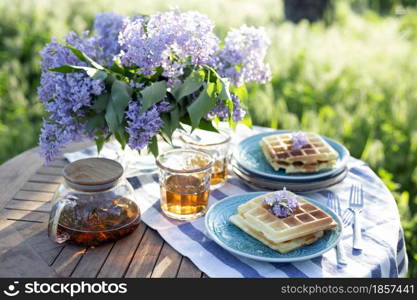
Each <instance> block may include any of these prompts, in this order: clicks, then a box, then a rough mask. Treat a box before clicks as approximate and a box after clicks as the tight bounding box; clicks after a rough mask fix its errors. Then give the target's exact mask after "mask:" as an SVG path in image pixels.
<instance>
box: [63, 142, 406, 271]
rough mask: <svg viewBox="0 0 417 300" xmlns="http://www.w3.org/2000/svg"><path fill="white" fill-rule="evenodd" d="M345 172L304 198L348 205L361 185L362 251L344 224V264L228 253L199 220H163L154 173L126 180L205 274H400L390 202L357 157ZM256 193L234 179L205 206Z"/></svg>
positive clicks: (400, 243) (151, 220)
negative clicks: (271, 259) (270, 260)
mask: <svg viewBox="0 0 417 300" xmlns="http://www.w3.org/2000/svg"><path fill="white" fill-rule="evenodd" d="M94 153H96V152H95V151H94V150H93V149H91V148H89V149H84V150H82V151H80V152H76V153H70V154H67V155H66V157H67V159H68V160H69V161H74V160H77V159H80V158H85V157H91V156H94ZM348 167H349V175H348V176H347V178H346V179H345V180H344V181H343V182H342V183H340V184H338V185H336V186H334V187H332V188H330V189H328V190H323V191H320V192H316V193H310V194H308V196H310V197H312V198H314V199H316V200H318V201H320V202H322V203H325V201H326V195H327V192H328V191H329V190H331V191H333V192H334V193H336V194H337V195H338V196H339V197H340V199H341V206H342V209H343V210H344V209H346V208H347V207H348V199H349V191H350V187H351V185H352V184H358V183H361V184H362V185H363V187H364V192H365V208H364V210H363V212H362V225H363V233H362V234H363V243H364V249H363V251H362V252H359V251H356V250H352V228H351V227H349V228H346V230H344V233H343V240H342V244H343V247H344V248H345V252H346V254H347V257H348V264H347V265H346V266H338V265H337V263H336V252H335V251H334V250H331V251H328V252H327V253H325V254H324V255H323V256H320V257H317V258H315V259H311V260H307V261H303V262H295V263H265V262H259V261H255V260H251V259H248V258H243V257H240V256H236V255H233V254H231V253H229V252H228V251H227V250H224V249H223V248H221V247H220V246H218V245H217V244H216V243H215V242H213V241H212V240H211V239H210V238H209V237H208V234H207V233H206V232H205V228H204V218H200V219H198V220H195V221H192V222H183V221H176V220H172V219H169V218H167V217H165V216H164V215H163V213H162V212H161V208H160V205H159V194H160V191H159V183H158V175H157V173H150V174H149V173H148V174H141V175H138V176H135V177H131V178H129V181H130V183H131V184H132V186H133V187H134V189H135V191H136V193H137V197H138V199H139V201H140V208H141V211H142V220H143V222H145V223H146V224H147V225H148V226H149V227H151V228H153V229H155V230H157V231H158V232H159V234H160V235H161V236H162V238H163V239H164V240H165V241H166V242H167V243H169V244H170V245H171V246H172V247H173V248H175V249H176V250H177V251H178V252H180V253H181V254H182V255H184V256H187V257H189V258H190V259H191V261H193V262H194V264H195V265H196V266H197V267H198V268H199V269H200V270H201V271H203V272H204V273H206V274H207V275H208V276H209V277H404V276H406V273H407V266H408V259H407V254H406V249H405V242H404V236H403V231H402V228H401V224H400V217H399V213H398V209H397V206H396V203H395V200H394V198H393V196H392V195H391V193H390V192H389V190H388V189H387V188H386V186H385V185H384V184H383V183H382V181H381V180H380V179H379V178H378V177H377V176H376V175H375V173H374V172H373V171H372V170H371V169H370V168H369V167H368V166H367V165H366V164H365V163H364V162H362V161H360V160H357V159H354V158H350V159H349V162H348ZM253 191H256V190H255V189H254V188H253V187H250V186H248V185H246V184H245V183H244V182H242V181H241V180H239V179H238V178H236V177H233V176H232V177H231V178H230V179H229V180H228V182H227V183H226V184H225V185H224V186H223V187H222V188H220V189H217V190H214V191H212V192H211V195H210V199H209V205H210V204H213V203H214V202H216V201H220V200H222V199H223V198H225V197H227V196H230V195H236V194H242V193H247V192H253Z"/></svg>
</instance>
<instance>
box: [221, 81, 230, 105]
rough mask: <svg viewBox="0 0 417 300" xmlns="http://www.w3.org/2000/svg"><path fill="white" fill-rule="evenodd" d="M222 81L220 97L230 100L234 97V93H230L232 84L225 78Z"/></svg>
mask: <svg viewBox="0 0 417 300" xmlns="http://www.w3.org/2000/svg"><path fill="white" fill-rule="evenodd" d="M220 81H221V83H222V89H221V92H220V95H219V97H220V99H221V100H223V101H224V100H228V99H230V100H231V99H232V95H231V94H230V84H229V82H228V81H225V80H220Z"/></svg>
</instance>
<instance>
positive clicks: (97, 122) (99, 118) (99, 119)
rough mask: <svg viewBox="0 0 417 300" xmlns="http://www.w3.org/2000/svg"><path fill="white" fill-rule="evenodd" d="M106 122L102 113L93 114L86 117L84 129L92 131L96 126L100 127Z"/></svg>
mask: <svg viewBox="0 0 417 300" xmlns="http://www.w3.org/2000/svg"><path fill="white" fill-rule="evenodd" d="M105 124H106V120H105V118H104V116H103V115H95V116H93V117H91V118H89V119H88V121H87V126H86V130H87V131H93V130H94V129H96V128H101V127H103V126H104V125H105Z"/></svg>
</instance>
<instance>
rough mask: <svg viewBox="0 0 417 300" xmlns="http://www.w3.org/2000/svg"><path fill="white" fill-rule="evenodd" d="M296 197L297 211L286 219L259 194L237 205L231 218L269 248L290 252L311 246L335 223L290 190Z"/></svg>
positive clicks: (292, 195)
mask: <svg viewBox="0 0 417 300" xmlns="http://www.w3.org/2000/svg"><path fill="white" fill-rule="evenodd" d="M287 193H288V194H289V195H290V196H291V197H294V198H295V199H297V201H298V203H299V206H298V208H297V210H296V211H295V212H294V213H293V214H291V215H290V216H288V217H286V218H279V217H276V216H275V215H274V214H273V213H272V212H271V210H270V209H269V208H268V207H267V206H266V205H265V204H264V199H265V197H268V195H269V194H267V195H262V196H259V197H256V198H254V199H252V200H250V201H248V202H246V203H244V204H242V205H240V206H239V207H238V214H237V215H234V216H231V217H230V221H231V222H232V223H233V224H235V225H236V226H237V227H239V228H240V229H242V230H243V231H245V232H246V233H247V234H249V235H251V236H252V237H254V238H255V239H257V240H259V241H260V242H262V243H263V244H265V245H267V246H269V247H270V248H272V249H274V250H276V251H279V252H281V253H287V252H289V251H292V250H294V249H297V248H300V247H302V246H304V245H309V244H312V243H314V242H315V241H317V240H318V239H320V238H321V237H322V236H323V233H324V231H325V230H329V229H332V228H334V227H336V224H337V223H336V222H335V221H334V220H333V218H332V217H331V216H330V215H328V214H327V213H326V212H324V211H323V210H321V209H320V208H318V207H317V206H315V205H313V204H312V203H310V202H308V201H306V200H304V199H303V198H301V197H299V196H297V195H295V194H293V193H291V192H288V191H287Z"/></svg>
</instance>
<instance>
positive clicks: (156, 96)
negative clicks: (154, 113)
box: [141, 81, 167, 113]
mask: <svg viewBox="0 0 417 300" xmlns="http://www.w3.org/2000/svg"><path fill="white" fill-rule="evenodd" d="M166 92H167V83H166V81H157V82H154V83H152V84H151V85H150V86H147V87H146V88H144V89H143V90H142V91H141V94H142V99H143V102H142V108H141V113H143V112H145V111H147V110H148V109H149V108H150V107H151V106H152V105H153V104H155V103H157V102H159V101H161V100H162V99H163V98H164V97H165V95H166Z"/></svg>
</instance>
